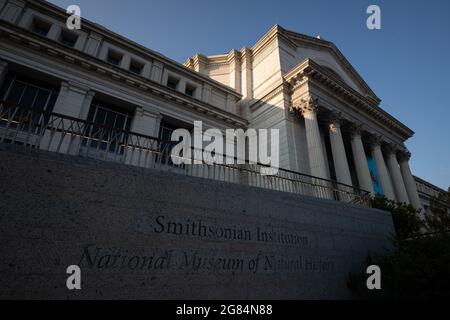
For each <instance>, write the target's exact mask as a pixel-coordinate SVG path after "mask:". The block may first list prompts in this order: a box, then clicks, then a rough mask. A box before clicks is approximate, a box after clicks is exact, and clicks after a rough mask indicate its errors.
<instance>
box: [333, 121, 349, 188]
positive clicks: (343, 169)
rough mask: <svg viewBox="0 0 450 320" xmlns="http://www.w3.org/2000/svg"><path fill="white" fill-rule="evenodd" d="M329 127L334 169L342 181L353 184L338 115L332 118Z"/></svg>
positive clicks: (337, 177) (338, 178) (339, 180)
mask: <svg viewBox="0 0 450 320" xmlns="http://www.w3.org/2000/svg"><path fill="white" fill-rule="evenodd" d="M328 129H329V134H330V143H331V152H332V154H333V163H334V169H335V171H336V179H337V181H338V182H340V183H343V184H346V185H349V186H352V177H351V175H350V169H349V167H348V160H347V155H346V153H345V147H344V140H343V139H342V133H341V123H340V120H339V119H338V118H337V117H332V118H330V119H329V124H328Z"/></svg>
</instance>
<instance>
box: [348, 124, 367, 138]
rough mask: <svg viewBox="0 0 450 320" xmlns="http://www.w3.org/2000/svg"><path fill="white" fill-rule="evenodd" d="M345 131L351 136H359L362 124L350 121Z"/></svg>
mask: <svg viewBox="0 0 450 320" xmlns="http://www.w3.org/2000/svg"><path fill="white" fill-rule="evenodd" d="M347 131H348V132H349V133H350V136H351V137H354V136H361V134H362V132H363V126H362V124H360V123H352V124H351V125H350V126H349V127H348V128H347Z"/></svg>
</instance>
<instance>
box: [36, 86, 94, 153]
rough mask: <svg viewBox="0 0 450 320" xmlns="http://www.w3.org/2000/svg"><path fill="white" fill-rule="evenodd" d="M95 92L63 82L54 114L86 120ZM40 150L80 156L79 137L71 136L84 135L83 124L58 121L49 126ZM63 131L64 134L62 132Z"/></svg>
mask: <svg viewBox="0 0 450 320" xmlns="http://www.w3.org/2000/svg"><path fill="white" fill-rule="evenodd" d="M93 97H94V92H93V91H91V90H89V88H87V87H84V86H82V85H79V84H75V83H71V82H62V83H61V89H60V92H59V95H58V99H57V100H56V103H55V107H54V108H53V112H54V113H57V114H61V115H64V116H68V117H72V118H77V119H80V120H86V119H87V116H88V113H89V108H90V105H91V102H92V99H93ZM49 126H50V129H48V130H46V132H45V133H44V135H43V137H42V139H41V142H40V148H41V149H43V150H49V151H54V152H60V153H68V154H74V155H75V154H78V152H79V148H80V138H79V136H76V135H72V134H69V133H70V131H73V132H74V133H82V131H83V129H84V127H83V124H82V123H81V122H77V121H72V120H66V119H64V120H60V119H57V120H56V121H54V122H51V123H50V124H49ZM61 131H62V132H61Z"/></svg>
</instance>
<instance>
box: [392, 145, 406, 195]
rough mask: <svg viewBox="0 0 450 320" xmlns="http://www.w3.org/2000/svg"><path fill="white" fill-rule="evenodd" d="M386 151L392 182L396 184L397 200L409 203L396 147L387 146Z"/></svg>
mask: <svg viewBox="0 0 450 320" xmlns="http://www.w3.org/2000/svg"><path fill="white" fill-rule="evenodd" d="M386 153H387V165H388V168H389V172H390V173H391V178H392V184H393V185H394V190H395V195H396V197H397V201H399V202H404V203H408V204H409V199H408V194H407V192H406V187H405V184H404V182H403V177H402V174H401V172H400V167H399V164H398V161H397V156H396V155H395V149H394V148H393V147H389V148H387V150H386Z"/></svg>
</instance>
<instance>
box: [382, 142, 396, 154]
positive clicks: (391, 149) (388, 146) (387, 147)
mask: <svg viewBox="0 0 450 320" xmlns="http://www.w3.org/2000/svg"><path fill="white" fill-rule="evenodd" d="M398 150H399V146H398V145H397V144H395V143H385V144H383V151H384V152H386V155H388V156H391V155H394V156H396V154H397V151H398Z"/></svg>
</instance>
